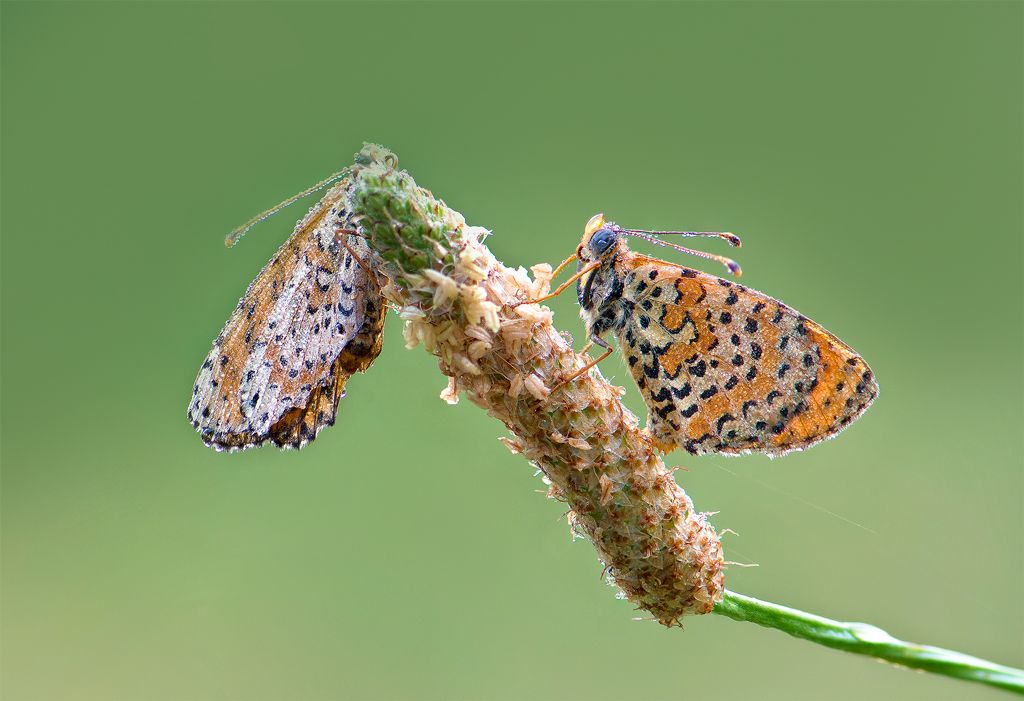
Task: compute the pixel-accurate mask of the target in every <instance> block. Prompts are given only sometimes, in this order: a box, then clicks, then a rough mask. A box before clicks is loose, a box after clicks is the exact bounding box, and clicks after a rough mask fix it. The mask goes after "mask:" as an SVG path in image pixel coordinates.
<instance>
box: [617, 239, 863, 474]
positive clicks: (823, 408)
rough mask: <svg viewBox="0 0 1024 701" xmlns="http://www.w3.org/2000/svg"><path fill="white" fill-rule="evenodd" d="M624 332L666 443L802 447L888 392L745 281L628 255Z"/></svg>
mask: <svg viewBox="0 0 1024 701" xmlns="http://www.w3.org/2000/svg"><path fill="white" fill-rule="evenodd" d="M616 268H617V271H618V274H619V275H621V276H622V279H623V292H622V299H623V302H624V304H625V308H626V310H627V314H626V319H625V323H624V324H623V325H622V326H621V328H619V329H618V331H617V336H618V340H619V344H620V348H621V349H622V352H623V354H624V355H625V356H626V360H627V363H628V365H629V367H630V371H631V373H632V375H633V377H634V379H635V380H636V382H637V384H638V386H639V387H640V390H641V393H642V394H643V396H644V400H645V401H646V403H647V405H648V409H649V411H650V417H649V419H648V428H649V431H650V433H651V434H652V436H653V438H654V439H655V440H656V441H657V442H658V444H659V447H661V448H662V449H664V450H671V449H673V448H675V447H678V446H683V447H685V448H686V449H687V450H688V451H690V452H691V453H695V454H700V453H726V454H738V453H745V452H763V453H767V454H769V455H781V454H783V453H786V452H789V451H792V450H800V449H802V448H806V447H808V446H810V445H813V444H814V443H816V442H818V441H820V440H823V439H825V438H829V437H831V436H833V435H835V434H836V433H838V432H839V431H840V430H842V429H843V428H844V427H845V426H846V425H848V424H849V423H850V422H851V421H853V420H854V419H855V418H857V417H858V416H859V415H860V414H861V413H863V411H864V410H865V409H866V408H867V407H868V405H869V404H870V403H871V402H872V401H873V400H874V398H875V396H876V395H877V392H878V387H877V385H876V383H875V381H874V377H873V376H872V373H871V371H870V369H868V367H867V365H866V364H865V362H864V360H863V359H862V358H861V357H860V356H858V355H857V354H856V353H855V352H854V351H853V350H852V349H851V348H850V347H849V346H847V345H846V344H844V343H843V342H842V341H840V340H839V339H838V338H836V337H835V336H833V335H832V334H830V333H829V332H828V331H826V330H825V329H823V328H822V327H821V326H819V325H817V324H815V323H814V322H812V321H810V320H809V319H807V318H806V317H804V316H802V315H801V314H799V313H797V312H796V311H794V310H793V309H791V308H790V307H788V306H786V305H785V304H782V303H781V302H779V301H777V300H775V299H772V298H771V297H768V296H767V295H764V294H761V293H760V292H756V291H754V290H751V289H749V288H747V287H744V286H743V285H739V284H737V283H735V282H732V281H729V280H724V279H722V278H718V277H715V276H713V275H708V274H706V273H702V272H700V271H697V270H692V269H689V268H685V267H680V266H678V265H672V264H670V263H667V262H665V261H660V260H657V259H654V258H648V257H646V256H641V255H637V254H634V253H632V252H631V251H630V252H627V255H626V256H624V257H623V258H622V259H621V260H620V261H618V263H617V265H616Z"/></svg>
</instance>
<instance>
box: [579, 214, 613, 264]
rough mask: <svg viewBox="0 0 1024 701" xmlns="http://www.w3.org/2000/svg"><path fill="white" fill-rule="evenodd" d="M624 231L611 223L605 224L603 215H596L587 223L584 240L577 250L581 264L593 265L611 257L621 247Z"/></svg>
mask: <svg viewBox="0 0 1024 701" xmlns="http://www.w3.org/2000/svg"><path fill="white" fill-rule="evenodd" d="M621 240H622V229H620V228H619V227H618V226H617V225H615V224H612V223H610V222H605V220H604V215H603V214H595V215H594V216H592V217H591V218H590V221H588V222H587V226H586V228H584V230H583V240H582V241H581V242H580V245H579V248H577V249H576V256H577V258H578V259H579V261H580V263H581V264H586V263H593V262H594V261H598V260H601V259H602V258H605V257H606V256H610V255H611V254H612V253H614V252H615V251H616V250H618V248H619V247H620V246H624V245H625V243H624V242H623V243H620V241H621Z"/></svg>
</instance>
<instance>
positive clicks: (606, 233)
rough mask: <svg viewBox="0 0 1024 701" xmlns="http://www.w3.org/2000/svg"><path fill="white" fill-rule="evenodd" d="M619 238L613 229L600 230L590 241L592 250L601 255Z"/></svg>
mask: <svg viewBox="0 0 1024 701" xmlns="http://www.w3.org/2000/svg"><path fill="white" fill-rule="evenodd" d="M616 238H618V236H617V235H616V233H615V232H614V231H612V230H611V229H598V231H597V233H595V234H594V235H593V236H592V237H591V239H590V250H592V251H593V252H594V253H596V254H598V255H601V254H602V253H604V252H605V251H607V250H608V249H609V248H611V245H612V244H613V243H615V239H616Z"/></svg>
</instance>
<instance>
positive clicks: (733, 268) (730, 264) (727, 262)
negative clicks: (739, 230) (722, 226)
mask: <svg viewBox="0 0 1024 701" xmlns="http://www.w3.org/2000/svg"><path fill="white" fill-rule="evenodd" d="M622 232H623V233H624V234H629V235H630V236H635V237H637V238H638V239H643V240H644V241H648V242H650V243H655V244H657V245H659V246H667V247H668V248H674V249H676V250H677V251H680V252H682V253H689V254H690V255H691V256H697V257H698V258H706V259H707V260H713V261H717V262H719V263H721V264H722V265H724V266H725V267H726V269H727V270H728V271H729V272H730V273H732V274H733V275H734V276H736V277H739V276H740V275H742V274H743V270H742V269H741V268H740V265H739V263H737V262H736V261H734V260H733V259H732V258H726V257H725V256H718V255H715V254H714V253H707V252H705V251H696V250H694V249H692V248H684V247H683V246H677V245H676V244H674V243H669V242H668V241H662V240H661V239H658V238H655V237H654V236H651V235H650V234H657V233H686V234H692V235H697V236H699V235H701V234H703V233H705V232H674V231H673V232H659V231H638V230H635V229H623V230H622ZM706 234H707V235H709V236H714V237H717V238H724V239H726V240H727V241H730V239H729V238H728V237H729V236H732V237H734V238H735V239H736V241H737V243H735V244H733V245H736V246H738V245H739V243H738V242H739V237H738V236H735V235H734V234H718V233H711V232H706Z"/></svg>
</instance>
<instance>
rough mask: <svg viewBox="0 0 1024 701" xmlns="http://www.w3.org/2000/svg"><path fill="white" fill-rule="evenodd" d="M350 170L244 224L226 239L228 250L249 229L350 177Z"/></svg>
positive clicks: (329, 178) (306, 190) (325, 179)
mask: <svg viewBox="0 0 1024 701" xmlns="http://www.w3.org/2000/svg"><path fill="white" fill-rule="evenodd" d="M350 170H351V168H345V169H344V170H339V171H338V172H337V173H335V174H334V175H331V176H329V177H327V178H324V179H323V180H321V181H320V182H318V183H317V184H316V185H313V186H312V187H309V188H306V189H305V190H303V191H302V192H300V193H299V194H297V195H292V196H291V197H289V198H288V199H286V200H285V201H284V202H281V203H280V204H278V205H275V206H273V207H271V208H270V209H268V210H267V211H265V212H260V213H259V214H257V215H256V216H255V217H253V218H252V219H250V220H249V221H247V222H246V223H244V224H242V225H241V226H240V227H238V228H237V229H235V230H234V231H232V232H231V233H230V234H228V235H227V237H226V238H225V239H224V245H225V246H227V247H228V248H231V247H232V246H234V245H235V244H236V243H238V239H240V238H242V236H244V235H245V232H247V231H248V230H249V229H251V228H253V227H254V226H256V225H257V224H259V223H260V222H261V221H263V220H264V219H269V218H270V217H272V216H274V215H275V214H277V213H278V212H280V211H281V210H282V209H284V208H285V207H287V206H288V205H290V204H294V203H295V202H297V201H298V200H301V199H302V198H303V197H305V196H306V195H312V194H313V193H314V192H317V191H319V190H323V189H324V188H325V187H327V186H328V185H330V184H331V183H333V182H335V181H336V180H339V179H341V178H343V177H345V176H346V175H348V173H349V171H350Z"/></svg>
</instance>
